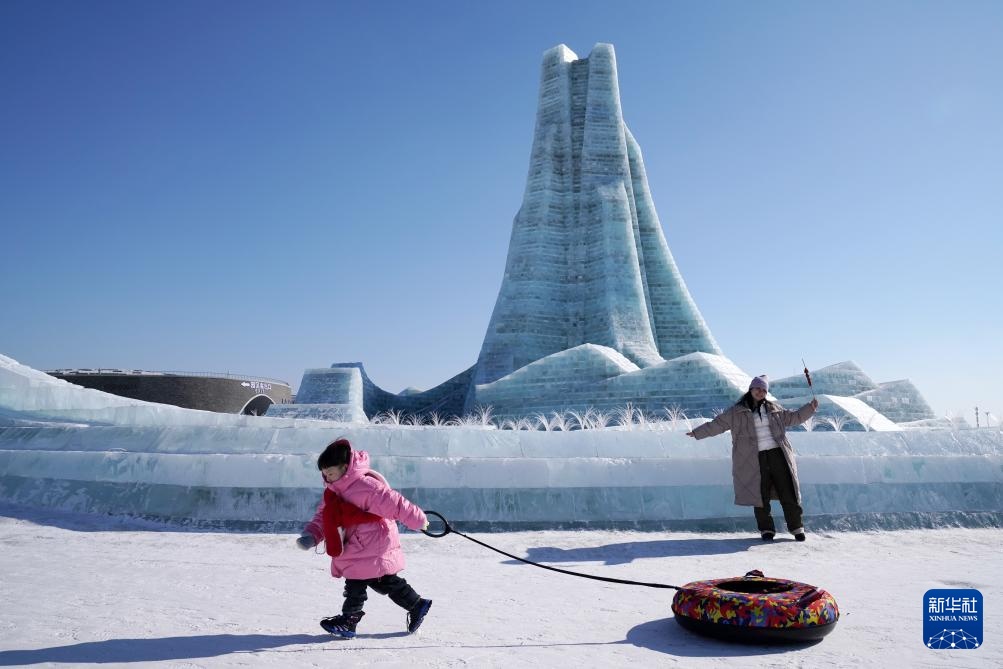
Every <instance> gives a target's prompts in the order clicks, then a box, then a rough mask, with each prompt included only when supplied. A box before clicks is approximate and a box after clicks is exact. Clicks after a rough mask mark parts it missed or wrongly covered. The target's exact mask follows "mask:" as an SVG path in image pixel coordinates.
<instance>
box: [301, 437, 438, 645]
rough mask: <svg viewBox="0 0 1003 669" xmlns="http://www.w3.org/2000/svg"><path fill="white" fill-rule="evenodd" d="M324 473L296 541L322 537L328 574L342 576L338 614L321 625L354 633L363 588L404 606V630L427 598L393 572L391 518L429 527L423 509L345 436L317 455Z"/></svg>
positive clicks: (397, 552)
mask: <svg viewBox="0 0 1003 669" xmlns="http://www.w3.org/2000/svg"><path fill="white" fill-rule="evenodd" d="M317 468H318V469H320V471H321V474H323V476H324V481H325V486H324V498H323V500H321V502H320V505H319V506H318V507H317V513H316V514H314V517H313V520H311V521H310V522H309V523H307V525H306V527H305V528H303V533H302V535H301V536H300V538H299V539H297V540H296V544H297V545H298V546H299V547H300V548H302V549H303V550H309V549H310V548H313V547H314V546H316V545H317V544H319V543H320V542H321V541H325V540H326V543H327V553H328V555H330V556H331V575H332V576H334V577H335V578H341V577H344V578H345V602H344V604H343V605H342V607H341V615H337V616H333V617H331V618H324V619H323V620H322V621H320V625H321V627H323V628H324V629H325V630H327V631H328V632H330V633H331V634H337V635H339V636H342V637H346V638H351V637H354V636H355V628H356V625H358V623H359V620H360V619H361V618H362V616H364V615H365V612H364V611H363V610H362V607H363V605H364V604H365V603H366V590H367V589H369V588H372V589H373V591H374V592H378V593H379V594H381V595H388V596H389V597H390V599H391V600H392V601H393V602H394V603H395V604H397V605H398V606H400V607H401V608H403V609H405V610H406V611H407V612H408V613H407V631H408V633H409V634H410V633H413V632H414V631H415V630H417V629H418V626H419V625H421V622H422V620H424V618H425V614H427V613H428V610H429V608H430V607H431V606H432V600H430V599H422V598H421V597H420V596H419V595H418V593H417V592H415V591H414V588H412V587H411V586H410V585H408V582H407V581H405V580H404V579H403V578H401V577H400V576H398V575H397V572H399V571H401V570H402V569H404V566H405V564H404V552H403V551H402V550H401V545H400V537H399V536H398V534H397V523H396V521H398V520H399V521H400V522H402V523H403V524H404V525H406V526H407V527H408V528H410V529H412V530H418V529H424V528H426V527H428V519H427V518H425V513H424V512H423V511H422V510H421V509H419V508H418V507H417V506H415V505H414V504H412V503H411V502H409V501H408V500H407V499H405V498H404V497H403V496H402V495H401V494H400V493H399V492H397V491H396V490H394V489H393V488H391V487H390V486H389V485H388V484H387V482H386V479H384V478H383V477H382V476H380V474H379V473H377V472H375V471H373V470H372V469H370V468H369V454H368V453H366V452H365V451H353V450H352V446H351V444H349V442H348V440H347V439H338V440H337V441H335V442H333V443H332V444H330V445H329V446H328V447H327V448H326V449H324V452H323V453H321V454H320V457H319V458H317Z"/></svg>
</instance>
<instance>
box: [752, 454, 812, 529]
mask: <svg viewBox="0 0 1003 669" xmlns="http://www.w3.org/2000/svg"><path fill="white" fill-rule="evenodd" d="M759 481H760V483H759V486H760V494H761V495H762V497H763V505H762V506H757V507H754V511H755V513H756V525H757V526H758V527H759V531H760V532H776V531H777V530H776V526H775V525H774V524H773V516H772V515H771V514H770V487H771V485H772V487H773V488H775V489H776V491H777V497H779V498H780V506H781V507H783V509H784V520H785V521H787V530H788V531H791V530H797V529H801V528H802V527H803V525H802V524H801V505H800V504H798V494H797V491H796V490H795V489H794V479H793V478H792V477H791V470H790V468H789V467H788V466H787V460H786V459H785V458H784V452H783V450H782V449H780V448H771V449H770V450H768V451H759Z"/></svg>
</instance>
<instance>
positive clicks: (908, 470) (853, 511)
mask: <svg viewBox="0 0 1003 669" xmlns="http://www.w3.org/2000/svg"><path fill="white" fill-rule="evenodd" d="M685 425H686V424H685V422H683V421H680V422H679V423H678V424H677V425H676V426H675V427H673V426H672V425H671V424H663V425H656V424H648V425H646V426H640V425H634V426H632V427H630V428H617V427H607V428H593V429H583V430H574V431H568V432H561V431H557V432H555V431H550V432H545V431H529V430H499V429H494V428H493V427H490V426H488V427H480V428H478V427H456V426H453V427H429V426H423V427H408V426H386V425H372V424H367V423H355V424H350V423H334V422H325V421H314V420H304V419H276V418H268V417H257V416H236V415H230V414H215V413H210V412H204V411H195V410H191V409H180V408H177V407H169V406H165V405H158V404H150V403H144V402H140V401H138V400H131V399H127V398H122V397H117V396H115V395H109V394H107V393H103V392H100V391H97V390H92V389H88V388H82V387H80V386H75V385H73V384H70V383H67V382H66V381H62V380H59V379H55V378H53V377H51V376H48V375H47V374H44V373H42V372H39V371H36V370H33V369H30V368H28V367H25V366H24V365H20V364H18V363H17V362H16V361H14V360H12V359H10V358H6V357H3V356H0V502H5V503H8V504H14V505H17V506H19V507H36V508H38V507H40V508H50V509H60V510H66V511H81V512H89V513H98V514H120V515H131V516H138V517H145V518H153V519H159V520H167V521H170V522H172V523H176V524H181V525H187V526H193V527H220V528H243V529H283V530H294V529H298V528H299V527H300V526H301V524H302V523H303V522H304V521H305V519H308V518H309V517H310V516H311V515H312V512H313V510H314V508H315V506H316V503H317V501H318V499H319V496H320V491H321V477H320V475H319V473H318V471H317V468H316V464H315V463H316V457H317V454H318V452H319V451H320V450H321V449H322V448H323V447H324V446H325V445H326V444H327V443H329V442H330V441H332V440H334V439H335V438H337V437H340V436H346V437H348V438H349V439H350V440H351V441H352V443H353V444H354V445H355V446H356V447H357V448H360V449H364V450H367V451H369V452H370V453H371V454H372V456H373V464H374V467H375V468H376V469H377V470H379V471H380V472H382V473H383V474H384V475H385V476H386V477H387V479H388V480H389V481H390V483H391V485H393V486H394V487H395V488H396V489H398V490H400V491H401V492H402V493H404V494H405V495H406V496H407V497H409V498H410V499H412V500H413V501H414V502H415V503H417V504H418V505H419V506H421V507H423V508H425V509H432V510H436V511H439V512H440V513H443V514H444V515H446V517H448V518H450V519H451V520H453V521H455V522H457V523H460V524H462V526H465V527H468V528H482V529H530V528H539V527H633V528H638V529H654V528H678V529H715V530H720V529H733V528H737V527H747V526H748V524H749V522H751V521H750V519H749V518H748V517H747V516H748V513H747V511H748V510H747V509H745V508H744V507H736V506H734V505H733V504H732V500H733V492H732V480H731V444H730V441H729V438H728V436H727V435H721V436H717V437H712V438H710V439H706V440H702V441H700V442H696V441H693V440H692V439H689V438H687V437H686V436H685V434H684V430H685V429H687V428H686V427H685ZM792 441H793V443H794V446H795V449H796V450H797V452H798V466H799V471H800V478H801V489H802V494H803V497H804V507H805V511H806V525H808V526H810V527H813V528H819V529H821V528H824V527H832V528H843V529H850V528H869V527H916V526H921V527H925V526H939V525H945V524H948V525H965V526H999V525H1000V524H1001V520H1003V499H1001V494H1003V485H1001V484H1003V480H1001V479H1003V453H1001V451H1003V434H1001V433H1000V432H999V431H998V430H997V429H993V430H989V429H985V430H948V429H910V430H897V431H889V432H873V431H869V432H835V431H829V432H810V433H809V432H805V433H795V434H794V435H793V437H792Z"/></svg>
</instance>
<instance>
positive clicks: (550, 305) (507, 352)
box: [474, 44, 721, 384]
mask: <svg viewBox="0 0 1003 669" xmlns="http://www.w3.org/2000/svg"><path fill="white" fill-rule="evenodd" d="M582 344H596V345H600V346H606V347H609V348H611V349H613V350H615V351H617V352H618V353H620V354H622V355H623V356H624V357H626V358H627V359H628V360H630V361H631V362H632V363H634V364H635V365H637V366H638V367H641V368H644V367H650V366H652V365H656V364H658V363H661V362H663V361H664V360H665V359H670V358H676V357H679V356H682V355H686V354H688V353H694V352H704V353H712V354H720V353H721V351H720V349H719V348H718V346H717V344H716V343H715V341H714V338H713V336H711V333H710V330H709V329H708V328H707V325H706V324H705V323H704V321H703V318H701V316H700V312H699V311H698V310H697V307H696V304H694V302H693V299H692V298H691V297H690V294H689V291H688V290H687V289H686V284H685V283H684V282H683V278H682V276H680V274H679V270H678V269H677V268H676V263H675V261H674V260H673V259H672V254H671V252H670V251H669V247H668V244H666V242H665V237H664V236H663V235H662V228H661V225H660V223H659V221H658V214H656V213H655V205H654V203H653V201H652V199H651V193H650V192H649V191H648V180H647V177H646V176H645V172H644V161H643V160H642V158H641V150H640V148H639V147H638V145H637V142H636V141H635V140H634V137H633V136H632V135H631V134H630V131H629V130H628V129H627V126H626V124H625V123H624V121H623V112H622V111H621V108H620V90H619V85H618V83H617V73H616V56H615V54H614V53H613V46H612V45H610V44H597V45H596V46H595V48H593V50H592V53H591V54H589V57H588V58H582V59H579V58H578V57H577V56H575V54H574V53H573V52H572V51H571V50H570V49H569V48H568V47H566V46H564V45H563V44H562V45H560V46H557V47H554V48H553V49H550V50H549V51H547V52H546V53H545V54H544V57H543V66H542V72H541V77H540V98H539V107H538V110H537V115H536V132H535V136H534V138H533V150H532V154H531V158H530V165H529V177H528V179H527V183H526V191H525V195H524V196H523V202H522V207H521V208H520V210H519V212H518V214H516V217H515V221H514V223H513V226H512V238H511V242H510V245H509V252H508V260H507V262H506V266H505V278H504V280H503V282H502V286H501V290H500V291H499V294H498V300H497V302H496V303H495V308H494V313H493V314H492V316H491V322H490V324H489V325H488V330H487V335H486V336H485V338H484V343H483V345H482V346H481V352H480V356H479V357H478V360H477V365H476V368H475V372H474V383H475V384H485V383H491V382H493V381H497V380H498V379H500V378H502V377H504V376H505V375H507V374H510V373H512V372H514V371H515V370H517V369H519V368H521V367H524V366H525V365H527V364H529V363H531V362H534V361H536V360H539V359H541V358H544V357H546V356H548V355H552V354H555V353H559V352H561V351H564V350H567V349H571V348H574V347H576V346H579V345H582Z"/></svg>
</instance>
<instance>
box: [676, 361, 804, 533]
mask: <svg viewBox="0 0 1003 669" xmlns="http://www.w3.org/2000/svg"><path fill="white" fill-rule="evenodd" d="M769 389H770V384H769V381H768V380H767V378H766V375H765V374H764V375H763V376H757V377H756V378H754V379H753V380H752V383H751V384H749V391H748V392H747V393H745V394H744V395H742V398H741V399H739V400H738V402H736V403H735V405H734V406H732V407H731V408H729V409H727V410H726V411H724V412H723V413H722V414H720V415H719V416H718V417H717V418H715V419H714V420H712V421H710V422H709V423H704V424H703V425H701V426H699V427H697V428H695V429H694V430H693V431H692V432H687V433H686V435H687V436H689V437H695V438H696V439H704V438H706V437H713V436H714V435H717V434H721V433H722V432H725V431H727V430H731V475H732V479H733V481H734V484H735V504H739V505H742V506H752V507H755V508H754V509H753V511H754V512H755V515H756V525H757V526H758V527H759V532H760V534H761V536H762V538H763V541H772V540H773V537H774V535H775V534H776V531H777V530H776V526H775V525H774V524H773V516H772V514H771V513H770V500H771V499H779V500H780V506H781V507H783V510H784V520H785V521H786V522H787V530H788V531H789V532H790V533H791V534H793V535H794V538H795V539H797V540H798V541H804V540H805V534H804V525H803V524H802V522H801V513H802V510H801V487H800V486H799V485H798V469H797V465H796V464H795V462H794V449H792V448H791V442H790V441H788V440H787V428H789V427H793V426H794V425H800V424H801V423H803V422H805V421H806V420H808V418H810V417H811V416H812V415H813V414H814V413H815V410H816V409H817V408H818V400H816V399H812V401H811V402H809V403H808V404H805V405H804V406H803V407H801V408H800V409H798V410H797V411H787V410H785V409H784V408H783V407H781V406H780V405H779V404H774V403H773V402H770V401H769V400H767V399H766V393H767V392H769Z"/></svg>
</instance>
